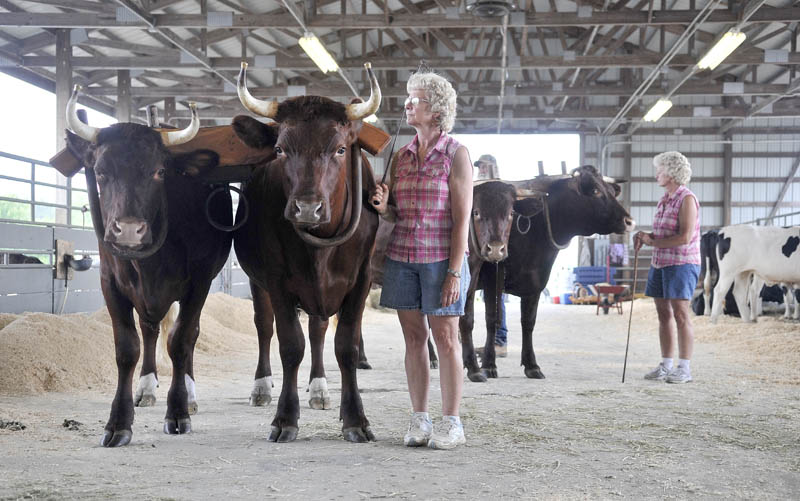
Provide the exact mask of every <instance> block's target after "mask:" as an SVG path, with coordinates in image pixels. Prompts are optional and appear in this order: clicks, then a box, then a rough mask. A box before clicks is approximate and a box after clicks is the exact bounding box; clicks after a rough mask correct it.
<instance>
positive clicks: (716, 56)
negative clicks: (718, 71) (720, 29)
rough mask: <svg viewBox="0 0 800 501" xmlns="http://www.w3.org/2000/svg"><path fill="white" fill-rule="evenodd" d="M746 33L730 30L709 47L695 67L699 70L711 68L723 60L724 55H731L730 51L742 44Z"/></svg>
mask: <svg viewBox="0 0 800 501" xmlns="http://www.w3.org/2000/svg"><path fill="white" fill-rule="evenodd" d="M745 38H747V35H745V34H744V33H742V32H741V31H739V30H730V31H728V32H727V33H725V34H724V35H722V38H720V39H719V42H717V43H716V44H714V46H713V47H711V50H709V51H708V52H706V55H705V56H703V58H702V59H700V61H699V62H698V63H697V67H698V68H700V69H701V70H706V69H708V70H713V69H714V68H716V67H717V66H719V64H720V63H721V62H722V61H724V60H725V58H726V57H728V56H730V55H731V52H733V51H735V50H736V48H737V47H738V46H740V45H742V42H744V39H745Z"/></svg>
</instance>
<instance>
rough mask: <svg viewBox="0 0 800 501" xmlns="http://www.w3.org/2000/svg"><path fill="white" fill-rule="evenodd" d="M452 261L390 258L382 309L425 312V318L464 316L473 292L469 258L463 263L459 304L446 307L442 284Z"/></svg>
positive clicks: (457, 302) (385, 267)
mask: <svg viewBox="0 0 800 501" xmlns="http://www.w3.org/2000/svg"><path fill="white" fill-rule="evenodd" d="M449 264H450V261H449V260H447V259H446V260H444V261H438V262H436V263H403V262H401V261H395V260H393V259H389V258H388V257H387V258H386V261H385V262H384V265H383V290H381V306H385V307H386V308H392V309H394V310H421V311H422V313H424V314H425V315H435V316H448V315H463V314H464V305H465V304H466V302H467V290H468V289H469V267H468V266H467V258H466V256H465V257H464V260H463V261H462V263H461V291H460V294H459V295H458V299H457V300H456V302H455V303H453V304H451V305H450V306H448V307H446V308H442V302H441V300H442V284H443V283H444V279H445V277H446V276H447V268H448V266H449Z"/></svg>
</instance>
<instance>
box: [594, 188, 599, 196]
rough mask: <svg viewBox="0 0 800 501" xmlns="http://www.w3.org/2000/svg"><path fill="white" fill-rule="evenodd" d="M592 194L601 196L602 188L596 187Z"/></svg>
mask: <svg viewBox="0 0 800 501" xmlns="http://www.w3.org/2000/svg"><path fill="white" fill-rule="evenodd" d="M592 195H594V196H596V197H599V196H600V190H599V189H597V188H595V189H594V190H592Z"/></svg>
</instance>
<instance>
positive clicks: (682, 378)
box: [666, 366, 692, 384]
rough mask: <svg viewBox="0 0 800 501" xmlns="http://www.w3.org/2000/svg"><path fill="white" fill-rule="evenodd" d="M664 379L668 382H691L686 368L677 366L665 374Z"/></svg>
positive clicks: (690, 375) (690, 376)
mask: <svg viewBox="0 0 800 501" xmlns="http://www.w3.org/2000/svg"><path fill="white" fill-rule="evenodd" d="M666 379H667V382H668V383H676V384H682V383H691V382H692V374H691V373H690V372H689V371H688V370H687V369H686V367H681V366H678V368H677V369H674V370H673V371H672V372H670V373H669V375H667V378H666Z"/></svg>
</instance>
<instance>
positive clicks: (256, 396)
mask: <svg viewBox="0 0 800 501" xmlns="http://www.w3.org/2000/svg"><path fill="white" fill-rule="evenodd" d="M273 386H274V385H273V383H272V376H266V377H262V378H258V379H256V380H255V382H254V383H253V389H252V390H251V391H250V406H251V407H262V406H264V405H267V404H269V403H270V402H272V387H273Z"/></svg>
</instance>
